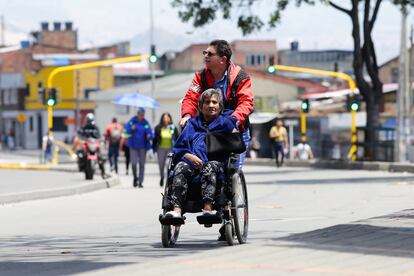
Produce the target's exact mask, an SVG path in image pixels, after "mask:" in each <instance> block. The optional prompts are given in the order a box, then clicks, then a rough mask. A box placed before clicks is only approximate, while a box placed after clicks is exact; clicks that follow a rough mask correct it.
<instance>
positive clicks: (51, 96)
mask: <svg viewBox="0 0 414 276" xmlns="http://www.w3.org/2000/svg"><path fill="white" fill-rule="evenodd" d="M48 92H49V93H48V97H47V102H46V104H47V105H48V106H55V105H56V104H57V90H56V88H50V89H49V91H48Z"/></svg>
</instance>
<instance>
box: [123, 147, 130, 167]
mask: <svg viewBox="0 0 414 276" xmlns="http://www.w3.org/2000/svg"><path fill="white" fill-rule="evenodd" d="M122 150H123V151H124V154H125V166H126V171H127V172H128V169H129V163H130V162H131V161H130V157H129V147H128V146H127V145H124V146H123V147H122Z"/></svg>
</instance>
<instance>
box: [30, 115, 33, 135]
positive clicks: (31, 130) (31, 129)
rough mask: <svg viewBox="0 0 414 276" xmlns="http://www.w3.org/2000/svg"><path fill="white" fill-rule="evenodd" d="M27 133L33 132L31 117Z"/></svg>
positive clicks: (31, 117)
mask: <svg viewBox="0 0 414 276" xmlns="http://www.w3.org/2000/svg"><path fill="white" fill-rule="evenodd" d="M29 131H30V132H33V116H30V117H29Z"/></svg>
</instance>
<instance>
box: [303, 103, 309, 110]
mask: <svg viewBox="0 0 414 276" xmlns="http://www.w3.org/2000/svg"><path fill="white" fill-rule="evenodd" d="M302 109H303V110H306V109H308V104H307V103H306V102H303V103H302Z"/></svg>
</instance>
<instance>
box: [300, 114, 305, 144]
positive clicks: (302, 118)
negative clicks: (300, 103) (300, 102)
mask: <svg viewBox="0 0 414 276" xmlns="http://www.w3.org/2000/svg"><path fill="white" fill-rule="evenodd" d="M300 132H301V141H302V143H304V144H305V143H306V113H305V112H303V110H302V109H300Z"/></svg>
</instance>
